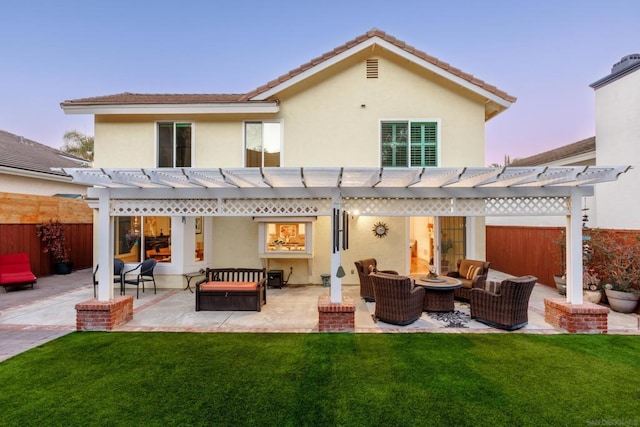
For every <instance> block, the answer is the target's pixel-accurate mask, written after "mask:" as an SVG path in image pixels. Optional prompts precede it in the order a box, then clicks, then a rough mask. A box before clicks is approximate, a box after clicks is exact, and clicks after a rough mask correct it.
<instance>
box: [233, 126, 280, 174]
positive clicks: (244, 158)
mask: <svg viewBox="0 0 640 427" xmlns="http://www.w3.org/2000/svg"><path fill="white" fill-rule="evenodd" d="M247 123H261V124H264V123H279V124H280V148H279V153H280V166H278V167H282V166H284V165H283V159H284V155H283V149H284V120H283V119H281V118H280V119H267V120H264V119H256V120H250V119H247V120H243V121H242V164H243V165H245V167H246V164H247V139H246V138H247V132H246V129H247ZM262 136H263V141H262V143H263V145H262V155H261V159H260V163H261V167H264V128H263V133H262Z"/></svg>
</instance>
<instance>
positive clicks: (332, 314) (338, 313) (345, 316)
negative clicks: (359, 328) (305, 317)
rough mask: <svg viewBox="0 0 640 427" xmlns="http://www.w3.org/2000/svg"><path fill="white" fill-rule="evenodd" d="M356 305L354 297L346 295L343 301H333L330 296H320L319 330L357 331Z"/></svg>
mask: <svg viewBox="0 0 640 427" xmlns="http://www.w3.org/2000/svg"><path fill="white" fill-rule="evenodd" d="M355 315H356V306H355V304H354V302H353V298H351V297H344V298H343V299H342V302H341V303H332V302H331V298H330V297H329V296H322V297H319V298H318V330H319V331H320V332H353V331H355V326H356V325H355V323H356V321H355Z"/></svg>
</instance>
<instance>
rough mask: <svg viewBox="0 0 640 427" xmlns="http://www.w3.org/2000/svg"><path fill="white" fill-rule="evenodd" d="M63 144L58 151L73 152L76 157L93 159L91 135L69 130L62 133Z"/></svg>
mask: <svg viewBox="0 0 640 427" xmlns="http://www.w3.org/2000/svg"><path fill="white" fill-rule="evenodd" d="M63 138H64V145H63V146H62V148H61V149H60V151H64V152H65V153H69V154H73V155H74V156H76V157H81V158H83V159H86V160H89V161H93V137H92V136H88V135H85V134H83V133H82V132H78V131H77V130H75V129H74V130H71V131H68V132H65V134H64V137H63Z"/></svg>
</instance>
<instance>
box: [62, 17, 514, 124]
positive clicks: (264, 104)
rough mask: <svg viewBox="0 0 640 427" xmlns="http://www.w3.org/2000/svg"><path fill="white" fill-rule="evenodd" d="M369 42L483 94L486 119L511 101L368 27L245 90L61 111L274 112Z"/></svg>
mask: <svg viewBox="0 0 640 427" xmlns="http://www.w3.org/2000/svg"><path fill="white" fill-rule="evenodd" d="M373 45H378V46H381V47H382V48H383V49H387V50H389V51H391V52H393V53H395V54H397V55H399V56H402V57H404V58H405V59H408V60H409V61H411V62H414V63H415V64H417V65H419V66H421V67H423V68H424V69H427V70H429V71H431V72H433V73H435V74H437V75H439V76H441V77H444V78H446V79H448V80H450V81H452V82H453V83H455V84H457V85H459V86H461V87H465V88H466V89H468V90H471V91H472V92H475V93H477V94H479V95H481V96H483V97H485V98H487V100H488V101H489V102H487V103H486V106H485V109H486V112H485V118H486V119H487V120H488V119H490V118H491V117H493V116H495V115H496V114H498V113H500V112H502V111H504V110H505V109H507V108H508V107H509V106H510V105H511V104H512V103H514V102H515V101H516V98H515V97H514V96H511V95H509V94H508V93H506V92H504V91H502V90H500V89H498V88H497V87H496V86H493V85H491V84H489V83H487V82H485V81H483V80H481V79H479V78H477V77H475V76H473V75H471V74H468V73H465V72H463V71H462V70H460V69H458V68H456V67H453V66H451V65H450V64H448V63H446V62H444V61H441V60H439V59H438V58H435V57H433V56H430V55H428V54H427V53H425V52H423V51H421V50H418V49H416V48H414V47H413V46H411V45H408V44H406V43H405V42H403V41H400V40H398V39H396V38H395V37H393V36H391V35H389V34H387V33H385V32H384V31H381V30H378V29H373V30H371V31H368V32H367V33H365V34H363V35H361V36H358V37H356V38H355V39H353V40H351V41H349V42H347V43H345V44H343V45H341V46H338V47H336V48H335V49H333V50H332V51H330V52H327V53H325V54H323V55H321V56H319V57H317V58H315V59H312V60H311V61H309V62H307V63H305V64H303V65H301V66H299V67H298V68H295V69H293V70H291V71H289V72H288V73H286V74H283V75H282V76H280V77H278V78H276V79H274V80H272V81H270V82H268V83H267V84H265V85H262V86H260V87H258V88H257V89H255V90H252V91H250V92H248V93H246V94H139V93H121V94H116V95H106V96H97V97H90V98H81V99H75V100H67V101H64V102H62V103H61V104H60V106H61V107H62V108H63V109H64V110H65V112H67V113H79V114H86V113H89V114H121V113H123V110H122V109H123V108H124V107H126V106H136V105H137V106H141V105H147V106H154V109H150V108H148V109H146V110H144V111H143V110H141V109H139V110H138V111H139V112H140V113H159V112H162V107H161V106H162V105H167V104H170V105H188V106H190V108H191V109H186V110H185V111H183V110H184V109H181V111H182V112H196V111H195V108H196V106H200V108H201V110H200V111H199V112H239V111H241V110H239V109H238V107H237V106H235V109H234V104H239V105H243V108H244V110H242V111H247V112H277V111H278V109H277V104H278V101H277V99H275V95H276V94H277V93H278V92H280V91H282V90H284V89H286V88H288V87H290V86H292V85H294V84H296V83H298V82H300V81H302V80H304V79H306V78H308V77H310V76H312V75H314V74H316V73H318V72H320V71H323V70H324V69H326V68H328V67H330V66H331V65H333V64H335V63H337V62H339V61H341V60H342V59H344V58H347V57H349V56H351V55H354V54H355V53H357V52H360V51H362V50H363V49H367V48H369V47H371V46H373ZM107 106H111V108H107ZM100 107H102V108H100ZM202 108H204V109H202ZM256 108H260V110H256V111H254V110H255V109H256ZM165 111H166V109H165Z"/></svg>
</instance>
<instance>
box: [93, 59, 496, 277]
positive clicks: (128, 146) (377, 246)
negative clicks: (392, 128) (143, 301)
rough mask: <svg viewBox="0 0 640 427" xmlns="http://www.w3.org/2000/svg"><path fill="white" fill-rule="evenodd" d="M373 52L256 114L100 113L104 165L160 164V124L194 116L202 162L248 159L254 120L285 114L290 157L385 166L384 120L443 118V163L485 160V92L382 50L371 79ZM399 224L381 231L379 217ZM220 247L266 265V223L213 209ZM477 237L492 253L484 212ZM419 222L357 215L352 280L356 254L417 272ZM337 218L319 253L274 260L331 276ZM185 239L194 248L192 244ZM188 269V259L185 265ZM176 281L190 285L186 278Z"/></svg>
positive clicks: (218, 262) (326, 224)
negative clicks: (262, 227)
mask: <svg viewBox="0 0 640 427" xmlns="http://www.w3.org/2000/svg"><path fill="white" fill-rule="evenodd" d="M369 55H371V53H370V52H369V51H364V52H363V53H360V54H357V55H355V56H354V57H352V58H349V59H346V60H344V61H342V62H340V63H338V64H335V65H333V66H332V67H330V68H329V69H327V70H325V71H323V72H321V73H319V74H318V75H316V76H313V77H311V78H308V79H306V80H304V81H303V82H301V83H300V84H298V85H295V86H292V87H291V88H289V89H286V90H284V91H282V92H281V93H279V94H278V100H279V101H280V111H279V113H277V114H260V115H258V114H253V115H238V114H226V115H212V114H190V115H187V114H181V115H166V114H165V115H97V116H96V120H95V143H96V156H95V159H94V165H95V167H107V168H108V167H113V168H128V167H131V168H142V167H155V165H156V156H157V154H156V150H157V148H156V139H157V136H156V123H157V122H158V121H182V122H192V123H193V128H192V136H193V143H194V157H193V166H194V167H242V166H243V158H244V146H243V144H244V142H243V123H244V121H245V120H280V121H281V123H282V141H283V145H282V166H285V167H291V166H326V167H332V166H333V167H335V166H369V167H379V166H380V135H379V132H380V121H381V120H430V121H431V120H435V121H437V122H438V123H439V128H438V129H439V147H440V155H439V166H443V167H445V166H484V163H485V157H484V151H485V140H484V138H485V137H484V126H485V107H484V99H482V98H480V97H479V96H477V95H473V94H471V93H470V92H469V91H466V90H463V89H460V88H458V87H456V86H454V85H453V84H451V83H450V82H448V81H446V80H444V79H442V78H440V77H437V76H435V75H434V74H432V73H430V72H428V71H426V70H424V69H422V68H420V67H418V66H415V65H412V64H409V63H408V62H405V61H404V60H402V59H399V58H398V57H395V56H393V55H392V54H389V53H385V52H384V51H381V50H379V49H378V50H376V52H375V56H374V57H375V58H377V59H378V61H379V78H377V79H367V78H366V66H365V60H366V59H367V57H369ZM378 220H382V221H384V222H386V223H387V224H388V225H389V227H390V230H391V231H390V233H389V235H388V236H386V237H385V238H382V239H380V238H377V237H375V236H374V235H373V234H372V232H371V228H372V227H373V224H374V223H375V222H376V221H378ZM209 221H210V223H211V225H212V227H211V229H212V231H211V233H210V234H208V235H207V238H208V239H209V238H210V239H211V245H212V250H211V251H210V252H208V251H206V253H205V261H206V264H207V265H208V266H213V267H259V266H261V265H262V262H261V260H260V258H259V257H258V244H259V242H258V236H259V233H258V224H256V223H255V222H253V221H252V219H251V218H218V217H216V218H212V219H206V223H209ZM471 221H473V222H474V223H475V224H476V227H475V228H474V229H473V230H474V233H473V235H472V236H471V238H470V240H469V241H470V242H471V243H472V245H473V247H470V248H469V252H470V253H473V254H474V255H475V256H476V257H483V256H484V253H485V245H484V230H483V229H482V227H480V225H482V224H483V223H484V222H483V219H477V218H476V219H473V218H472V219H471ZM408 224H409V222H408V220H407V219H406V218H403V217H393V218H381V217H365V216H361V217H358V218H354V219H352V220H351V229H350V248H349V250H348V251H346V252H344V253H343V261H342V265H343V267H344V269H345V271H346V273H347V276H346V277H344V278H343V283H344V284H345V285H350V284H358V283H359V280H358V276H357V274H356V273H355V271H353V272H352V270H354V268H355V266H354V264H353V263H354V261H356V260H358V259H362V258H370V257H374V258H377V259H378V261H379V263H380V267H381V268H383V269H392V270H397V271H399V272H400V273H409V271H408V269H409V266H410V258H409V257H410V252H409V241H410V236H409V230H410V227H409V225H408ZM330 236H331V232H330V219H329V218H328V217H320V218H318V219H317V221H316V222H315V223H314V258H313V261H312V263H311V268H309V264H308V262H307V260H301V259H296V260H270V261H269V267H270V268H271V269H282V270H283V271H284V274H285V278H286V277H287V275H288V272H289V269H290V267H293V268H294V273H293V275H292V277H291V279H290V281H291V283H293V284H295V283H321V278H320V275H321V274H325V273H329V274H335V272H331V271H330V265H331V262H330V257H331V247H330ZM187 246H188V245H186V246H185V248H184V250H185V253H192V251H193V249H192V248H191V247H187ZM184 267H185V268H186V267H187V266H184ZM174 279H175V280H173V282H175V283H173V284H171V283H169V281H165V284H166V285H167V286H174V287H182V286H183V283H182V278H181V277H180V276H177V275H176V276H175V278H174Z"/></svg>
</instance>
